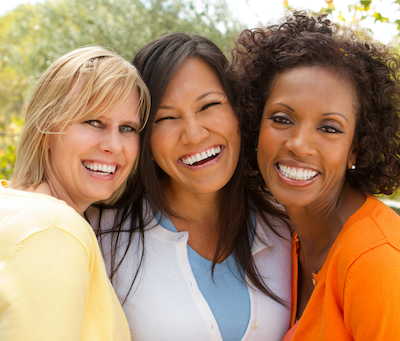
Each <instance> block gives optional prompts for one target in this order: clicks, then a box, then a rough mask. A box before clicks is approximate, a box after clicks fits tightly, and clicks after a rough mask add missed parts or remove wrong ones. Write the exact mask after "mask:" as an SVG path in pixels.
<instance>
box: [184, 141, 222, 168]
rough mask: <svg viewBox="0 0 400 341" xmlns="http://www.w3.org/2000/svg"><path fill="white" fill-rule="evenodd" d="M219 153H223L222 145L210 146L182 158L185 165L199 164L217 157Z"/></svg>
mask: <svg viewBox="0 0 400 341" xmlns="http://www.w3.org/2000/svg"><path fill="white" fill-rule="evenodd" d="M219 153H221V146H218V147H217V148H209V149H207V150H204V151H202V152H201V153H196V154H194V155H192V156H189V157H185V158H181V160H182V162H183V163H184V164H185V165H188V166H198V165H201V164H203V163H206V162H208V161H210V160H212V159H214V158H216V157H217V156H218V154H219Z"/></svg>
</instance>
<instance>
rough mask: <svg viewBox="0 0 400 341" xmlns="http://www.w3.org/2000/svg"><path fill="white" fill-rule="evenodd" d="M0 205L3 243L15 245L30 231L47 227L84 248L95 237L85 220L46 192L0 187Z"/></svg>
mask: <svg viewBox="0 0 400 341" xmlns="http://www.w3.org/2000/svg"><path fill="white" fill-rule="evenodd" d="M0 207H1V212H2V214H1V217H0V226H1V227H0V236H1V239H2V241H3V243H7V244H8V245H18V244H20V243H23V242H24V241H26V240H27V239H29V238H30V237H32V236H34V235H38V234H42V235H46V234H48V232H49V230H50V229H55V230H56V231H58V235H59V237H63V236H65V238H69V237H73V238H74V239H75V240H76V241H77V242H79V243H81V244H82V245H83V246H84V247H85V248H92V247H93V240H95V237H94V233H93V231H92V229H91V228H90V226H89V224H88V223H87V222H86V221H85V220H84V219H83V218H82V217H81V216H80V215H79V214H78V213H77V212H76V211H75V210H74V209H73V208H72V207H70V206H69V205H67V204H66V203H65V202H64V201H61V200H58V199H55V198H53V197H51V196H48V195H43V194H36V193H30V192H24V191H18V190H12V189H4V188H2V189H1V191H0ZM67 236H69V237H67ZM3 243H2V245H3V246H4V244H3Z"/></svg>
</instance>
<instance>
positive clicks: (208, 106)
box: [200, 102, 221, 111]
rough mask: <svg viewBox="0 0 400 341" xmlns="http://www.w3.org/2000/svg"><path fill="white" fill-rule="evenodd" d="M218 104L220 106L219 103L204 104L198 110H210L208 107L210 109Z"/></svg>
mask: <svg viewBox="0 0 400 341" xmlns="http://www.w3.org/2000/svg"><path fill="white" fill-rule="evenodd" d="M218 104H221V102H212V103H208V104H206V105H205V106H203V107H202V108H201V109H200V111H202V110H206V109H208V108H210V107H212V106H214V105H218Z"/></svg>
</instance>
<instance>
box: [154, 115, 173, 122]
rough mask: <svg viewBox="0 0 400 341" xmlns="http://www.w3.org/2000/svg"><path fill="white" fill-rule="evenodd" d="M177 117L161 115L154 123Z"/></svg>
mask: <svg viewBox="0 0 400 341" xmlns="http://www.w3.org/2000/svg"><path fill="white" fill-rule="evenodd" d="M175 119H176V117H172V116H165V117H161V118H159V119H158V120H156V121H154V124H156V123H158V122H161V121H167V120H175Z"/></svg>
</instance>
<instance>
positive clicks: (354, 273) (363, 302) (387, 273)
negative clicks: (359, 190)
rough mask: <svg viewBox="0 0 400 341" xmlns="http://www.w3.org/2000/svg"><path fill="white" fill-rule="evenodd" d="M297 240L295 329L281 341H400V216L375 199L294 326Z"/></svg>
mask: <svg viewBox="0 0 400 341" xmlns="http://www.w3.org/2000/svg"><path fill="white" fill-rule="evenodd" d="M299 247H300V245H299V240H298V237H297V234H296V233H295V235H294V236H293V267H292V268H293V281H292V283H293V312H292V324H291V325H292V328H291V329H290V330H289V332H288V333H287V334H286V336H285V338H284V339H283V341H298V340H307V341H308V340H321V341H322V340H324V341H327V340H335V341H336V340H341V341H343V340H362V341H365V340H374V341H380V340H385V341H386V340H391V341H392V340H400V332H399V330H400V217H399V216H398V215H397V214H396V213H395V212H394V211H393V210H392V209H390V208H389V207H387V206H386V205H385V204H383V203H382V202H380V201H379V200H378V199H377V198H375V197H373V196H368V197H367V200H366V201H365V203H364V204H363V206H362V207H361V208H360V209H359V210H358V211H357V212H355V213H354V214H353V215H352V216H351V217H350V218H349V219H348V221H347V222H346V223H345V225H344V226H343V229H342V231H341V232H340V233H339V235H338V237H337V238H336V240H335V242H334V244H333V245H332V248H331V250H330V252H329V254H328V257H327V259H326V261H325V263H324V265H323V266H322V269H321V270H320V271H319V273H318V275H314V279H315V280H316V281H317V285H316V287H315V289H314V292H313V294H312V295H311V298H310V300H309V302H308V304H307V307H306V309H305V310H304V312H303V315H302V317H301V319H300V320H299V321H298V322H297V323H296V324H294V323H295V317H296V309H297V303H296V301H297V283H298V281H297V275H298V250H299Z"/></svg>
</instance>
